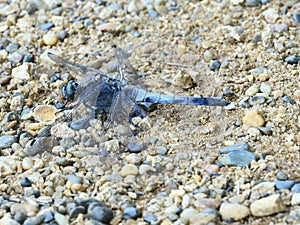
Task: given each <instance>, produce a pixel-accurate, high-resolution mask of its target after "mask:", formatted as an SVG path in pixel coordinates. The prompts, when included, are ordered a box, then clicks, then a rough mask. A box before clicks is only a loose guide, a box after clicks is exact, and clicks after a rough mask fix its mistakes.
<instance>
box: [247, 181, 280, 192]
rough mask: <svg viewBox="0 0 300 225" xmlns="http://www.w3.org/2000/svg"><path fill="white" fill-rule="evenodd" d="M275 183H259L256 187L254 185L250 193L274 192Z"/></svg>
mask: <svg viewBox="0 0 300 225" xmlns="http://www.w3.org/2000/svg"><path fill="white" fill-rule="evenodd" d="M274 187H275V183H274V182H261V183H259V184H257V185H255V186H254V187H253V188H252V191H259V192H274V191H275V189H274Z"/></svg>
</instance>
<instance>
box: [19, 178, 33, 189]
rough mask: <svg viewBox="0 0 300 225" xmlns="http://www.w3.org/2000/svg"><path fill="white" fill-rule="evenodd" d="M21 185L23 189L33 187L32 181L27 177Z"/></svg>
mask: <svg viewBox="0 0 300 225" xmlns="http://www.w3.org/2000/svg"><path fill="white" fill-rule="evenodd" d="M20 184H21V186H22V187H30V186H31V185H32V183H31V181H30V180H29V179H28V178H27V177H24V178H23V179H22V180H21V182H20Z"/></svg>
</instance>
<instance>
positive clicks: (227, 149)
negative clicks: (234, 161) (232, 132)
mask: <svg viewBox="0 0 300 225" xmlns="http://www.w3.org/2000/svg"><path fill="white" fill-rule="evenodd" d="M248 148H249V146H248V144H247V143H246V142H244V141H241V142H238V143H236V144H233V145H230V146H227V147H224V148H222V149H221V150H220V153H221V154H224V153H229V152H233V151H241V150H244V151H248Z"/></svg>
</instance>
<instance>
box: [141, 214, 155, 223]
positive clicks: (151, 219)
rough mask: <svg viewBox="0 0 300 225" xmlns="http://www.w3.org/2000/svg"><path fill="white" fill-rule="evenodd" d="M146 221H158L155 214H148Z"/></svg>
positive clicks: (145, 217)
mask: <svg viewBox="0 0 300 225" xmlns="http://www.w3.org/2000/svg"><path fill="white" fill-rule="evenodd" d="M143 218H144V221H146V222H147V223H151V224H152V223H153V222H155V221H157V217H156V216H154V215H153V214H146V215H145V216H144V217H143Z"/></svg>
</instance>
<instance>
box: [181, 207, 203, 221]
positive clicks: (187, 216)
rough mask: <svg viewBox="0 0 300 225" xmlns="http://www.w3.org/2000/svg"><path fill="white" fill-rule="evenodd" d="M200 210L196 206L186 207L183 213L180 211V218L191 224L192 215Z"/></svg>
mask: <svg viewBox="0 0 300 225" xmlns="http://www.w3.org/2000/svg"><path fill="white" fill-rule="evenodd" d="M198 213H199V211H198V210H196V209H194V208H191V207H190V208H186V209H184V210H183V211H182V212H181V213H180V220H181V221H182V222H183V223H184V224H189V223H190V222H191V221H192V220H191V218H192V216H193V215H195V214H198Z"/></svg>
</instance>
